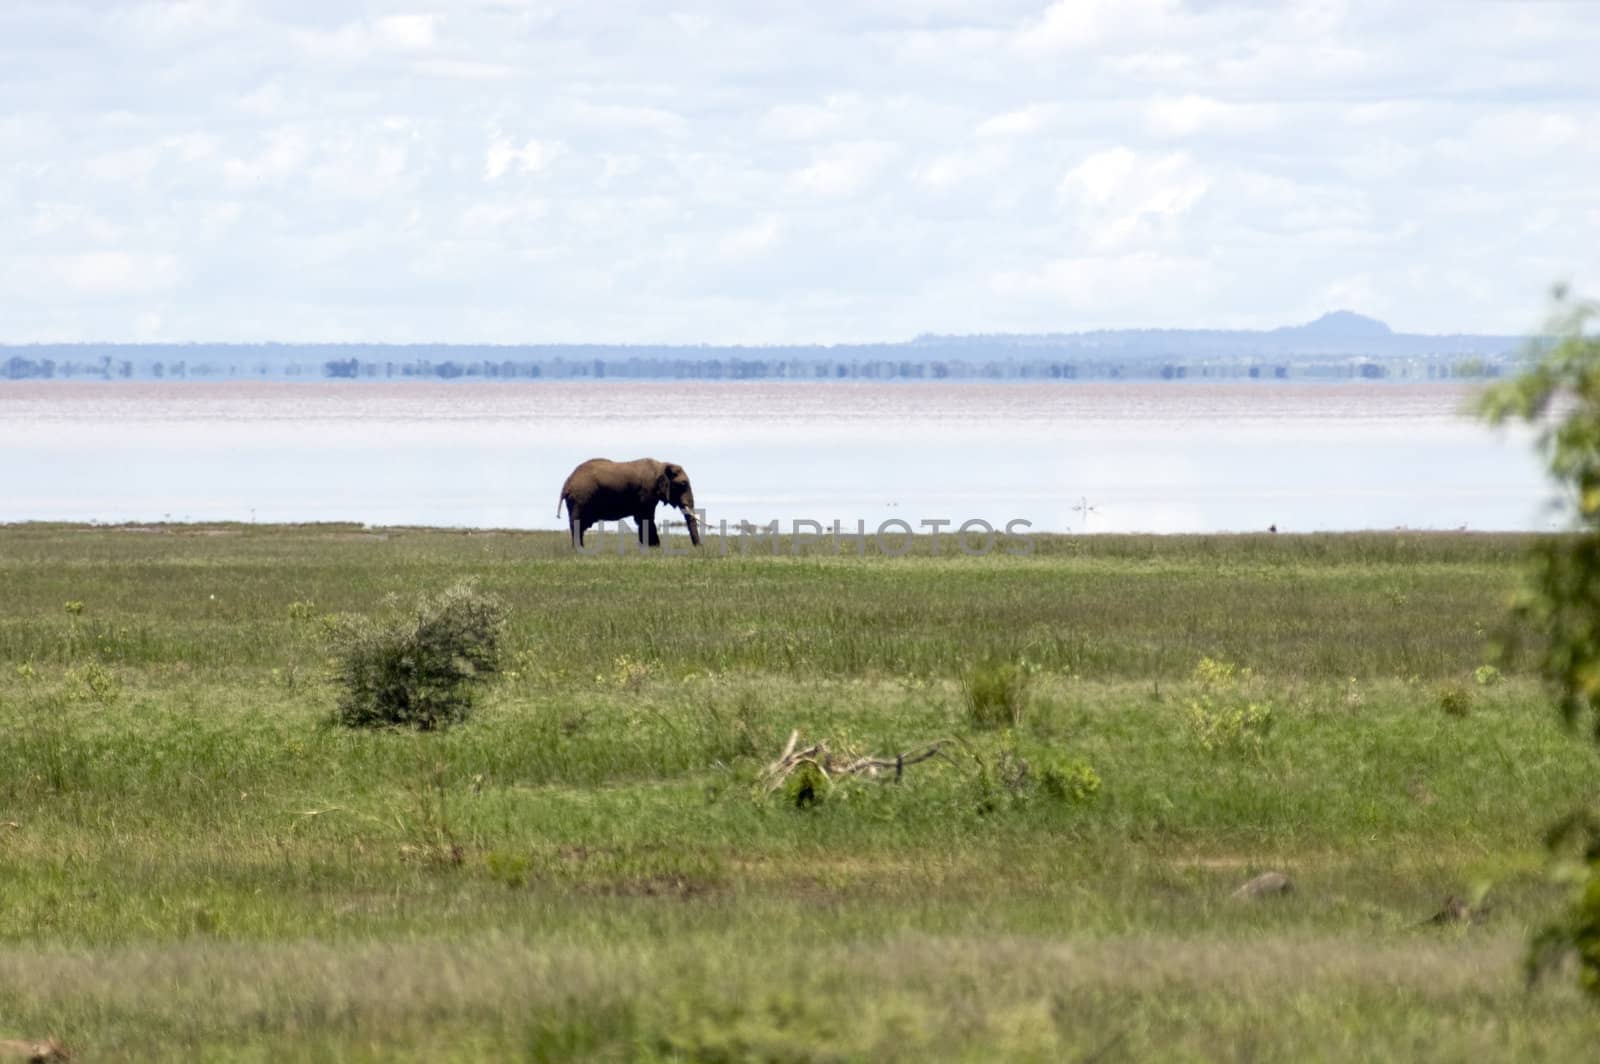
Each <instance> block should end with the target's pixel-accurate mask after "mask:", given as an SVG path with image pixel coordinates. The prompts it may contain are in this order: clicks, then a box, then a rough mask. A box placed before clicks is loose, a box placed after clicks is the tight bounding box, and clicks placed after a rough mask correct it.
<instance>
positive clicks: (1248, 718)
mask: <svg viewBox="0 0 1600 1064" xmlns="http://www.w3.org/2000/svg"><path fill="white" fill-rule="evenodd" d="M1194 680H1195V682H1196V684H1198V687H1199V690H1198V691H1197V692H1196V694H1195V695H1194V696H1193V697H1192V698H1190V699H1189V704H1188V710H1187V713H1186V719H1187V721H1188V724H1189V732H1190V734H1191V735H1193V736H1194V739H1195V742H1196V743H1198V744H1199V746H1200V748H1201V749H1202V750H1204V751H1205V752H1206V753H1208V754H1218V753H1244V754H1251V755H1254V756H1258V757H1259V756H1260V755H1261V753H1262V751H1263V750H1264V749H1265V748H1266V742H1267V736H1269V735H1270V734H1271V733H1272V726H1273V724H1274V723H1276V719H1275V717H1274V715H1273V712H1272V706H1271V705H1269V704H1268V703H1266V702H1265V701H1256V700H1254V699H1252V698H1251V697H1250V689H1251V688H1252V687H1254V686H1255V684H1254V676H1253V675H1252V673H1251V672H1250V670H1249V669H1241V668H1238V667H1237V666H1235V665H1233V664H1232V663H1230V662H1226V661H1218V660H1214V659H1212V658H1201V659H1200V663H1199V664H1198V665H1196V666H1195V669H1194Z"/></svg>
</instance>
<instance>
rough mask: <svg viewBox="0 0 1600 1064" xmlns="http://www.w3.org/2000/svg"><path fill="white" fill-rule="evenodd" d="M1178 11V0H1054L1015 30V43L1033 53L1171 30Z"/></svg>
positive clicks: (1046, 53)
mask: <svg viewBox="0 0 1600 1064" xmlns="http://www.w3.org/2000/svg"><path fill="white" fill-rule="evenodd" d="M1180 12H1181V7H1180V5H1179V3H1178V0H1056V2H1055V3H1053V4H1051V5H1050V6H1049V7H1048V8H1046V9H1045V11H1044V14H1043V15H1041V16H1040V17H1039V18H1037V19H1035V20H1033V21H1031V22H1030V23H1028V24H1027V25H1026V26H1025V27H1024V28H1023V29H1022V30H1021V31H1020V32H1019V33H1018V35H1017V45H1018V47H1019V48H1021V50H1022V51H1024V52H1026V53H1029V54H1032V55H1049V54H1053V53H1057V52H1065V51H1078V50H1082V49H1086V48H1090V47H1093V46H1095V45H1098V44H1100V43H1102V42H1103V41H1105V40H1107V39H1109V38H1112V37H1133V36H1141V37H1142V36H1148V35H1150V34H1152V33H1156V32H1160V31H1163V30H1170V29H1171V28H1172V27H1173V26H1174V24H1175V23H1177V22H1178V20H1179V19H1180V17H1181V16H1180Z"/></svg>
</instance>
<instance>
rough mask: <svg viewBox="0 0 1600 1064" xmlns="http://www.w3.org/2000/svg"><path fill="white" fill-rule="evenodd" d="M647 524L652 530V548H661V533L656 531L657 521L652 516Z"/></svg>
mask: <svg viewBox="0 0 1600 1064" xmlns="http://www.w3.org/2000/svg"><path fill="white" fill-rule="evenodd" d="M646 524H647V525H648V527H649V529H650V546H652V547H659V546H661V533H660V532H659V531H657V529H656V519H655V517H653V516H652V517H651V518H650V520H649V521H647V522H646Z"/></svg>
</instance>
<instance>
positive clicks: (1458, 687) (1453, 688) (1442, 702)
mask: <svg viewBox="0 0 1600 1064" xmlns="http://www.w3.org/2000/svg"><path fill="white" fill-rule="evenodd" d="M1439 708H1440V709H1442V710H1444V711H1445V713H1446V714H1448V715H1449V716H1452V717H1464V716H1466V715H1467V714H1468V713H1469V712H1471V711H1472V692H1471V691H1469V690H1467V688H1466V687H1465V686H1463V685H1462V684H1458V683H1450V684H1445V685H1444V686H1443V687H1441V688H1439Z"/></svg>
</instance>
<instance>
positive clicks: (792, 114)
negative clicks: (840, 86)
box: [761, 96, 861, 140]
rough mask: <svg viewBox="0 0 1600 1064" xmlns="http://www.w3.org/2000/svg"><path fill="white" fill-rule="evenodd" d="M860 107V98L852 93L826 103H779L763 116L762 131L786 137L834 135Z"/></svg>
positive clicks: (812, 138) (814, 138)
mask: <svg viewBox="0 0 1600 1064" xmlns="http://www.w3.org/2000/svg"><path fill="white" fill-rule="evenodd" d="M860 106H861V105H860V101H858V100H856V99H855V98H854V97H850V96H834V97H831V98H829V99H828V100H827V101H825V102H824V103H822V104H810V103H785V104H778V105H777V106H776V107H771V108H769V109H768V110H767V113H766V114H765V115H763V116H762V118H761V131H762V132H763V133H765V134H766V135H768V136H770V137H779V138H782V139H785V140H816V139H817V138H819V137H827V136H833V135H835V134H837V133H839V132H840V131H841V130H842V129H843V128H844V127H845V125H846V123H847V122H848V121H849V120H850V118H851V116H852V114H853V113H854V112H857V111H859V110H860Z"/></svg>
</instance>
